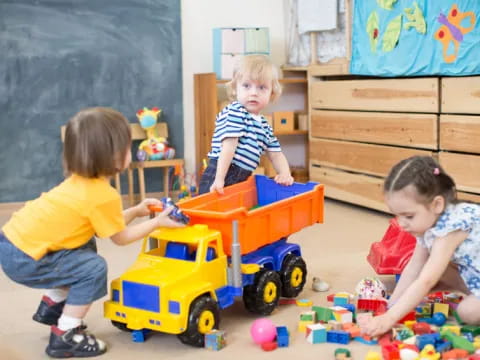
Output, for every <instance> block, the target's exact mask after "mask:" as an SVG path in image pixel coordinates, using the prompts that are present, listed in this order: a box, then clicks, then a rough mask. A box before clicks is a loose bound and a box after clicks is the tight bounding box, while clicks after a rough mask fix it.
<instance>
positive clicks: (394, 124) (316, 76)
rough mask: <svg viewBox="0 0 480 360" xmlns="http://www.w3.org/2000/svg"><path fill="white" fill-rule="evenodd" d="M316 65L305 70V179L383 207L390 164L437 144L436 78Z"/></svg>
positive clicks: (341, 197)
mask: <svg viewBox="0 0 480 360" xmlns="http://www.w3.org/2000/svg"><path fill="white" fill-rule="evenodd" d="M317 69H319V68H317ZM316 71H317V70H316V69H311V70H310V71H309V76H310V79H309V81H310V104H311V105H310V137H309V140H310V179H311V180H314V181H319V182H321V183H324V184H325V185H326V186H325V190H326V196H328V197H331V198H335V199H339V200H342V201H347V202H350V203H354V204H358V205H362V206H366V207H370V208H373V209H377V210H382V211H388V209H387V208H386V206H385V204H384V202H383V193H382V185H383V180H384V178H385V176H386V175H387V173H388V171H389V170H390V168H391V166H392V165H394V164H395V163H396V162H398V161H400V160H401V159H403V158H406V157H409V156H412V155H433V154H434V152H435V151H436V150H437V149H438V145H437V144H438V136H437V133H438V109H439V102H438V101H439V100H438V99H439V80H438V79H436V78H418V79H366V78H365V79H358V78H353V77H338V76H335V77H333V76H332V77H329V76H328V77H326V76H325V74H324V73H322V72H316ZM327 75H338V74H336V73H333V74H327Z"/></svg>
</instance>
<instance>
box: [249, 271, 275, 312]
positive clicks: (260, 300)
mask: <svg viewBox="0 0 480 360" xmlns="http://www.w3.org/2000/svg"><path fill="white" fill-rule="evenodd" d="M281 291H282V282H281V280H280V275H278V273H277V272H275V271H273V270H262V271H260V272H258V273H257V275H256V276H255V280H254V282H253V284H252V285H247V286H245V288H244V289H243V302H244V303H245V308H246V309H247V310H248V311H250V312H252V313H254V314H260V315H270V314H271V313H272V311H273V310H275V308H276V307H277V306H278V300H279V299H280V292H281Z"/></svg>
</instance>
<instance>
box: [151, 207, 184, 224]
mask: <svg viewBox="0 0 480 360" xmlns="http://www.w3.org/2000/svg"><path fill="white" fill-rule="evenodd" d="M173 209H174V207H173V206H169V207H168V208H166V209H165V210H163V211H162V212H161V213H160V214H158V216H157V217H155V219H156V221H157V224H158V225H157V226H158V227H170V228H175V227H184V226H185V224H184V223H181V222H179V221H175V220H172V219H171V218H170V217H169V216H168V215H170V213H171V212H172V211H173Z"/></svg>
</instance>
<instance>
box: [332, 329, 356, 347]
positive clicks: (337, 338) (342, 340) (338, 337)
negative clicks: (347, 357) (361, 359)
mask: <svg viewBox="0 0 480 360" xmlns="http://www.w3.org/2000/svg"><path fill="white" fill-rule="evenodd" d="M349 341H350V334H349V333H348V332H346V331H341V330H330V331H327V342H329V343H335V344H348V343H349Z"/></svg>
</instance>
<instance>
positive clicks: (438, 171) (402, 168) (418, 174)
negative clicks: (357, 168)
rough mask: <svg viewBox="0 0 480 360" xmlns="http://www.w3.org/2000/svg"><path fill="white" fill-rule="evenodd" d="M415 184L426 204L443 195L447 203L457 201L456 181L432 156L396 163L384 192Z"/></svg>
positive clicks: (387, 179) (412, 158)
mask: <svg viewBox="0 0 480 360" xmlns="http://www.w3.org/2000/svg"><path fill="white" fill-rule="evenodd" d="M408 185H413V186H414V187H415V189H416V191H417V193H418V195H419V196H420V197H421V198H420V199H418V200H419V201H420V202H422V203H424V204H426V203H429V202H430V201H432V200H433V198H434V197H435V196H438V195H440V196H442V197H443V198H444V199H445V203H446V204H451V203H455V202H456V201H457V190H456V188H455V182H454V181H453V179H452V178H451V177H450V175H448V174H447V173H446V172H445V170H444V169H443V168H442V167H441V166H440V164H438V163H437V161H435V159H433V158H432V157H430V156H412V157H410V158H408V159H404V160H402V161H400V162H399V163H398V164H396V165H395V166H394V167H393V168H392V169H391V170H390V173H389V174H388V176H387V178H386V179H385V183H384V185H383V190H384V192H392V191H399V190H402V189H403V188H405V187H407V186H408Z"/></svg>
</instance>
